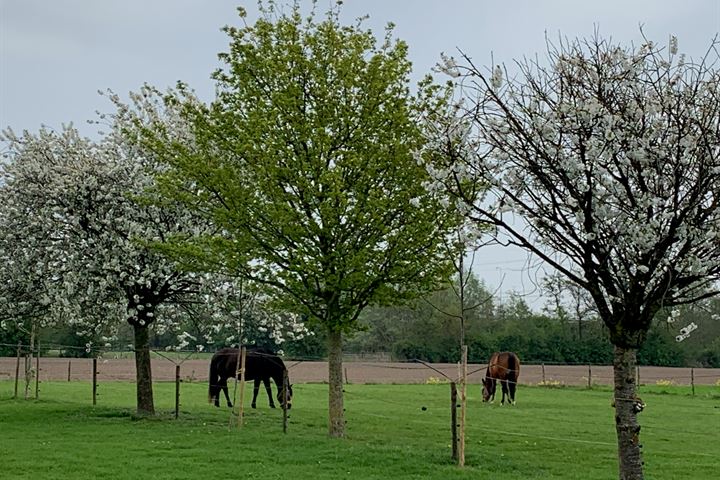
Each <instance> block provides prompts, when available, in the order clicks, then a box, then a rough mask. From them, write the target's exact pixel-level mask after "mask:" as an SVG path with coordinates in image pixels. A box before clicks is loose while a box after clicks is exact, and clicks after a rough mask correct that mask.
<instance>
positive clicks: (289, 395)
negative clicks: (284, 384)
mask: <svg viewBox="0 0 720 480" xmlns="http://www.w3.org/2000/svg"><path fill="white" fill-rule="evenodd" d="M292 395H293V392H292V385H288V393H287V405H286V404H285V395H284V392H283V389H282V388H280V389H278V394H277V400H278V402H279V403H280V405H282V407H283V408H287V409H288V410H289V409H291V408H292Z"/></svg>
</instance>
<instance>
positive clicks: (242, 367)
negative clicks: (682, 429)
mask: <svg viewBox="0 0 720 480" xmlns="http://www.w3.org/2000/svg"><path fill="white" fill-rule="evenodd" d="M245 352H246V349H245V347H244V346H243V347H240V400H239V403H240V408H239V410H238V426H240V427H242V426H243V415H244V414H245Z"/></svg>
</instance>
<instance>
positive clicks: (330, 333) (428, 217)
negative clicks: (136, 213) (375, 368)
mask: <svg viewBox="0 0 720 480" xmlns="http://www.w3.org/2000/svg"><path fill="white" fill-rule="evenodd" d="M240 14H241V17H244V12H243V11H242V9H240ZM264 14H265V15H264V16H262V18H260V19H259V20H257V22H255V24H253V25H246V26H244V27H242V28H235V27H226V28H225V31H226V32H227V34H228V35H229V37H230V50H229V51H228V52H227V53H222V54H221V55H220V59H221V60H222V61H223V62H224V67H222V68H221V69H219V70H218V71H217V72H216V73H215V75H214V78H215V79H216V81H217V98H216V100H215V101H214V102H212V103H211V104H210V105H208V106H204V105H201V104H199V103H198V102H196V101H193V99H192V94H191V93H190V92H189V91H188V90H187V88H186V87H184V86H182V85H181V86H180V87H179V88H178V90H176V91H174V92H171V93H169V94H167V95H165V97H164V103H162V104H160V103H158V104H156V105H153V104H152V101H150V100H147V99H146V98H144V97H143V98H140V97H136V99H135V104H134V108H129V109H121V111H120V112H119V115H120V116H125V118H126V119H128V120H129V121H128V125H130V126H132V125H135V126H139V127H140V128H141V132H142V133H143V135H141V136H142V137H143V138H144V140H145V141H146V144H147V145H148V146H150V148H154V149H155V151H156V152H157V153H159V154H162V155H164V156H165V160H166V161H167V162H168V163H169V166H168V167H169V168H168V171H167V172H166V174H165V175H164V176H163V177H162V178H161V179H160V183H161V185H162V189H163V193H164V194H165V195H166V196H168V197H170V198H173V199H175V200H180V201H182V202H184V203H185V204H186V205H187V206H188V207H189V208H191V209H193V210H194V211H195V212H196V213H197V214H199V215H202V216H205V217H206V218H208V219H210V220H211V221H212V222H213V223H214V224H215V225H216V226H217V227H218V234H217V235H212V236H190V237H184V238H178V239H177V240H178V241H177V242H176V245H175V247H174V248H175V249H177V250H178V251H181V252H182V253H184V254H186V255H191V256H192V255H194V256H195V257H196V258H199V259H200V262H201V263H203V264H205V265H206V266H208V267H209V268H221V269H224V270H226V271H231V272H233V274H235V275H240V276H243V277H245V278H249V279H251V280H253V281H255V282H257V283H259V284H262V285H264V286H265V287H267V289H268V290H269V291H270V292H272V293H273V296H274V298H275V299H276V300H277V302H278V303H279V304H281V305H282V307H283V308H285V309H287V310H289V311H293V312H296V313H298V314H300V315H304V316H306V317H307V318H308V322H310V324H311V325H312V324H315V326H316V327H318V326H319V327H320V328H321V329H322V330H324V331H325V334H326V337H327V346H328V360H329V362H328V363H329V433H330V435H331V436H333V437H341V436H343V435H344V424H345V421H344V415H343V393H342V391H343V389H342V348H343V347H342V343H343V334H344V333H348V332H351V331H353V330H355V329H356V328H357V326H358V316H359V315H360V312H361V311H362V310H363V309H364V308H365V307H367V306H368V305H371V304H388V303H391V302H397V301H401V300H403V299H407V298H412V297H415V296H418V295H420V294H423V293H425V292H427V291H429V290H432V289H434V288H435V286H436V285H438V284H439V283H440V281H442V280H443V279H445V278H447V276H448V274H449V272H450V268H449V265H448V262H447V261H446V260H445V258H444V256H443V252H444V249H443V239H444V238H446V237H447V235H448V233H449V232H450V231H452V230H453V229H454V228H455V226H456V225H457V219H456V217H457V215H456V214H455V213H451V209H450V208H448V203H447V202H446V201H445V200H444V199H443V197H441V196H440V194H432V193H429V192H428V191H427V190H426V188H425V187H424V183H425V182H427V181H428V180H429V177H428V174H427V172H426V171H425V168H424V167H423V166H422V165H419V164H418V162H417V161H416V159H415V157H414V156H413V152H414V151H416V150H418V149H420V148H421V147H422V141H423V137H422V135H421V131H420V127H419V123H418V121H417V119H418V118H420V116H421V114H420V108H421V106H422V104H423V102H424V101H427V99H428V96H427V95H425V96H423V97H422V98H423V99H424V100H423V101H420V100H418V99H416V98H415V97H413V96H412V95H411V94H410V88H409V74H410V70H411V65H410V62H409V60H408V59H407V45H406V44H405V43H403V42H402V41H397V40H394V39H393V38H392V27H391V26H389V27H388V29H387V31H386V35H385V38H384V40H383V41H382V42H381V43H379V44H378V42H377V39H376V37H375V36H374V35H373V34H372V32H370V31H368V30H362V29H361V28H360V25H359V24H358V25H357V26H342V25H340V22H339V19H338V11H337V10H331V11H330V12H328V14H327V15H326V17H325V18H324V19H323V20H321V21H319V20H317V19H316V17H315V16H314V15H311V16H309V17H307V18H305V17H303V15H302V14H301V12H300V9H299V6H298V5H297V4H296V5H295V6H294V7H293V8H292V10H291V11H290V12H289V13H287V14H282V15H280V14H277V12H275V11H274V10H273V4H270V7H269V8H268V9H266V10H264ZM156 107H157V108H160V109H162V108H164V109H166V111H172V112H178V114H179V115H181V116H182V117H183V118H185V119H186V120H187V121H188V123H189V124H190V125H191V128H192V129H193V135H192V137H193V142H191V143H188V142H174V141H173V139H172V137H171V136H166V135H165V132H164V130H163V127H162V125H163V122H158V123H156V122H155V121H154V120H153V119H154V118H156V117H155V116H153V114H152V112H157V110H154V109H156ZM155 127H159V128H155Z"/></svg>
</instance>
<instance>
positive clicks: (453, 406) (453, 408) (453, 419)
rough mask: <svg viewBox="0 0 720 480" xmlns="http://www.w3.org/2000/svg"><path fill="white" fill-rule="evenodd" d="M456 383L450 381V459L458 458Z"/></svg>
mask: <svg viewBox="0 0 720 480" xmlns="http://www.w3.org/2000/svg"><path fill="white" fill-rule="evenodd" d="M457 427H458V424H457V385H456V384H455V382H450V432H451V434H452V444H451V445H452V459H453V460H457V459H458V438H457Z"/></svg>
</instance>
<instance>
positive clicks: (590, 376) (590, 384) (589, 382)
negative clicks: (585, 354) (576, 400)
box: [588, 365, 592, 388]
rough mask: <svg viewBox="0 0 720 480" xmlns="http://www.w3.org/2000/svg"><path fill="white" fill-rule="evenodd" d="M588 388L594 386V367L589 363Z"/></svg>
mask: <svg viewBox="0 0 720 480" xmlns="http://www.w3.org/2000/svg"><path fill="white" fill-rule="evenodd" d="M588 388H592V367H591V366H590V365H588Z"/></svg>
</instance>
